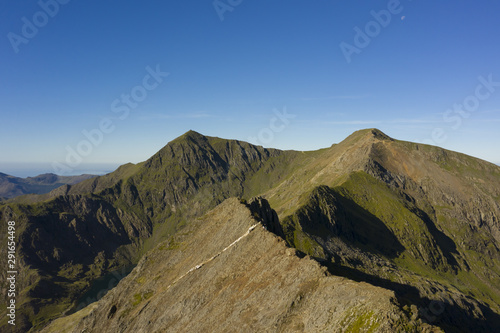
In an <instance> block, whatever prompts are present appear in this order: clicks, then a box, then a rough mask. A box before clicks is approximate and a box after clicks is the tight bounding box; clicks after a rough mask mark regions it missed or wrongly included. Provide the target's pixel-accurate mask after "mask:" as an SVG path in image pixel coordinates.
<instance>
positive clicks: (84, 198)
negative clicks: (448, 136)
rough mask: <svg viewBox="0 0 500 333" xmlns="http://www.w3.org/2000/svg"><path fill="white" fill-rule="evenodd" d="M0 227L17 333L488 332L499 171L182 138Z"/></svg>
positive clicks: (368, 153) (338, 149) (11, 208)
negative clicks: (12, 247)
mask: <svg viewBox="0 0 500 333" xmlns="http://www.w3.org/2000/svg"><path fill="white" fill-rule="evenodd" d="M0 219H1V220H2V221H3V222H4V223H2V224H1V225H0V234H1V235H3V234H5V233H6V225H7V223H6V222H7V221H11V220H14V221H16V224H17V231H18V245H17V246H18V247H17V253H18V254H17V255H18V261H19V263H18V270H19V272H21V273H20V275H19V279H18V281H17V283H18V288H19V296H18V303H19V304H20V306H19V308H18V313H17V315H18V317H17V320H18V325H17V326H16V327H15V330H17V332H24V331H27V330H30V329H31V332H38V331H43V332H81V331H85V332H102V331H120V332H149V331H158V332H160V331H172V332H190V331H206V330H209V331H215V332H220V331H228V330H231V329H233V328H237V329H236V330H237V331H241V332H256V331H272V332H329V331H345V332H358V331H360V330H361V329H364V330H365V331H373V332H387V331H390V332H393V331H399V332H421V331H426V332H440V331H446V332H461V331H478V332H479V331H481V332H494V331H496V329H497V328H498V327H500V167H498V166H496V165H494V164H491V163H488V162H485V161H482V160H479V159H476V158H473V157H470V156H467V155H464V154H460V153H456V152H452V151H448V150H444V149H441V148H438V147H433V146H428V145H423V144H417V143H411V142H405V141H399V140H395V139H393V138H391V137H389V136H387V135H386V134H384V133H382V132H381V131H379V130H377V129H367V130H362V131H358V132H355V133H353V134H352V135H350V136H349V137H348V138H346V139H345V140H344V141H342V142H340V143H338V144H334V145H332V146H331V147H329V148H325V149H321V150H318V151H311V152H300V151H282V150H277V149H266V148H263V147H260V146H254V145H251V144H249V143H246V142H241V141H236V140H226V139H221V138H216V137H207V136H204V135H201V134H199V133H196V132H193V131H190V132H187V133H186V134H184V135H182V136H181V137H179V138H177V139H175V140H173V141H171V142H169V143H168V144H167V145H166V146H165V147H164V148H162V149H161V150H160V151H159V152H158V153H156V154H155V155H154V156H152V157H151V158H150V159H148V160H147V161H145V162H143V163H139V164H135V165H134V164H126V165H123V166H121V167H120V168H118V169H117V170H116V171H115V172H112V173H110V174H107V175H105V176H100V177H95V178H92V179H88V180H85V181H82V182H80V183H78V184H75V185H66V186H63V187H60V188H58V189H55V190H53V191H52V192H50V193H48V194H45V195H32V196H21V197H18V198H14V199H12V200H11V201H9V202H8V203H7V204H3V205H0ZM5 246H6V244H4V243H1V245H0V248H1V250H2V251H4V250H5V251H6V248H5ZM4 261H5V258H0V264H1V265H5V264H6V263H5V262H4ZM134 266H135V268H134V269H133V270H132V272H131V273H130V274H129V275H128V276H127V277H125V278H124V279H123V280H122V281H121V282H120V283H119V284H118V286H117V287H116V288H114V289H112V290H111V291H110V292H108V293H107V294H106V296H104V297H103V295H104V294H105V292H106V290H108V289H110V288H111V287H112V286H114V285H116V282H117V280H118V277H117V272H128V271H129V270H130V268H131V267H134ZM2 267H3V266H2ZM2 274H5V272H1V271H0V275H1V276H0V280H1V281H5V278H4V276H3V275H2ZM118 275H120V277H123V275H125V273H124V274H121V273H120V274H118ZM1 283H3V284H1V285H0V286H1V288H2V290H1V291H2V292H4V291H5V288H6V284H5V283H4V282H1ZM99 286H100V287H99ZM101 298H102V299H101ZM96 299H100V300H99V301H97V302H95V303H92V302H93V301H95V300H96ZM0 311H4V310H1V309H0ZM0 316H2V318H4V319H2V320H3V321H0V323H1V325H3V326H0V327H2V328H3V327H6V325H7V324H6V319H5V318H6V316H5V313H4V312H0ZM58 318H59V319H58Z"/></svg>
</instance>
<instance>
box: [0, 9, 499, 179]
mask: <svg viewBox="0 0 500 333" xmlns="http://www.w3.org/2000/svg"><path fill="white" fill-rule="evenodd" d="M498 13H500V2H498V1H496V0H485V1H481V2H473V1H459V0H454V1H451V0H446V1H432V0H413V1H410V0H401V1H395V0H390V1H347V0H344V1H342V0H336V1H334V0H331V1H326V0H322V1H306V0H300V1H299V0H286V1H285V0H282V1H270V0H252V1H250V0H242V1H241V0H216V1H213V0H206V1H199V0H198V1H194V0H172V1H160V0H148V1H138V0H136V1H131V0H130V1H127V0H121V1H118V0H109V1H97V0H85V1H83V0H71V1H69V0H41V1H28V0H26V1H13V0H0V15H1V17H0V38H1V39H0V113H1V118H0V121H1V123H0V124H1V127H0V171H3V172H6V171H8V173H10V174H15V175H23V176H24V175H25V174H22V172H21V171H19V172H17V174H16V168H19V170H21V169H22V168H23V167H24V168H27V167H29V166H35V165H43V166H44V167H43V168H45V169H46V170H45V171H46V172H54V171H60V172H59V173H64V172H72V173H77V172H79V171H86V170H87V169H86V168H87V167H86V166H88V165H92V164H101V165H103V164H107V165H118V164H122V163H126V162H133V163H137V162H140V161H143V160H146V159H147V158H149V157H150V156H151V155H153V154H154V153H155V152H156V151H158V150H159V149H160V148H161V147H163V146H164V145H165V144H166V143H167V142H168V141H170V140H172V139H174V138H176V137H178V136H179V135H181V134H183V133H184V132H186V131H188V130H190V129H193V130H195V131H198V132H200V133H202V134H205V135H210V136H219V137H223V138H231V139H240V140H245V141H250V142H252V143H256V144H260V145H264V146H266V147H275V148H281V149H296V150H312V149H318V148H323V147H328V146H330V145H331V144H332V143H337V142H339V141H341V140H342V139H344V138H345V137H346V136H348V135H349V134H350V133H352V132H353V131H355V130H358V129H362V128H371V127H376V128H379V129H381V130H382V131H384V132H385V133H387V134H388V135H390V136H392V137H394V138H397V139H403V140H410V141H417V142H427V143H432V144H435V145H438V146H441V147H444V148H447V149H451V150H455V151H460V152H463V153H467V154H470V155H473V156H477V157H480V158H482V159H486V160H488V161H491V162H494V163H500V150H499V148H498V146H497V145H498V144H499V143H500V131H499V130H498V129H499V127H500V40H499V37H498V33H499V31H500V20H499V19H498ZM167 73H168V74H167ZM85 133H86V134H85ZM54 162H56V163H54ZM54 166H55V169H54ZM90 169H91V168H90V167H88V170H90ZM93 170H96V169H95V168H94V169H93Z"/></svg>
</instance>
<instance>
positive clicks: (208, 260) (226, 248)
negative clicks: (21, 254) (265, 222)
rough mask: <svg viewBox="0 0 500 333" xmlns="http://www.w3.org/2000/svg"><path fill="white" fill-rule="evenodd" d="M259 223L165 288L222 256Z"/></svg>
mask: <svg viewBox="0 0 500 333" xmlns="http://www.w3.org/2000/svg"><path fill="white" fill-rule="evenodd" d="M259 224H261V223H260V222H259V223H256V224H254V225H252V226H251V227H250V228H248V230H247V231H246V232H245V233H244V234H243V235H242V236H241V237H239V238H238V239H237V240H235V241H234V242H232V243H231V244H229V245H228V246H226V247H225V248H224V249H223V250H222V251H220V252H219V253H217V254H216V255H214V256H213V257H212V258H210V259H207V260H205V261H203V262H202V263H200V264H198V265H196V266H194V267H193V268H191V269H190V270H189V271H187V272H186V273H184V274H182V275H181V276H179V277H178V278H177V279H175V281H174V282H172V283H171V284H169V285H168V287H167V288H166V289H165V290H168V289H170V287H172V286H173V285H174V284H176V283H177V282H179V281H180V280H182V279H183V278H185V277H186V276H187V275H188V274H189V273H191V272H193V271H195V270H197V269H200V268H202V267H203V266H204V265H206V264H208V263H209V262H211V261H212V260H214V259H215V258H217V257H218V256H220V255H221V254H222V253H224V252H226V251H227V250H229V249H230V248H231V247H233V246H235V245H236V244H237V243H238V242H240V241H241V240H242V239H243V238H245V237H247V236H248V235H249V234H250V232H251V231H252V230H253V229H255V228H256V227H257V226H258V225H259Z"/></svg>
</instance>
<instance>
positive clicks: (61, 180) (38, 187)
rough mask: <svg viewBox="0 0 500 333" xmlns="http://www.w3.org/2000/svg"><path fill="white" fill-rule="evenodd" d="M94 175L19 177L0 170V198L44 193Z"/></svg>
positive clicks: (51, 174)
mask: <svg viewBox="0 0 500 333" xmlns="http://www.w3.org/2000/svg"><path fill="white" fill-rule="evenodd" d="M92 177H96V176H94V175H88V174H84V175H79V176H58V175H55V174H53V173H45V174H42V175H38V176H36V177H27V178H20V177H14V176H10V175H7V174H5V173H1V172H0V200H2V199H3V200H5V199H11V198H14V197H17V196H20V195H24V194H44V193H48V192H50V191H52V190H53V189H55V188H58V187H59V186H62V185H74V184H76V183H79V182H81V181H83V180H86V179H89V178H92Z"/></svg>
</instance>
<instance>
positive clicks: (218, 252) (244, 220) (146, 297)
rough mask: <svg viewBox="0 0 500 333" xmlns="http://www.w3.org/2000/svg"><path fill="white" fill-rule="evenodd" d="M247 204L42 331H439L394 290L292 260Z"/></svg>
mask: <svg viewBox="0 0 500 333" xmlns="http://www.w3.org/2000/svg"><path fill="white" fill-rule="evenodd" d="M250 206H251V207H252V210H249V209H248V207H247V206H246V205H244V204H241V203H240V202H239V200H237V199H230V200H227V201H225V202H224V203H223V204H221V205H220V206H218V207H217V208H216V209H214V210H213V211H211V212H209V213H208V214H207V215H205V216H204V217H203V218H201V219H200V220H198V221H196V222H194V223H193V224H192V225H191V227H190V228H189V231H188V230H186V231H185V232H186V234H188V235H186V236H180V237H178V238H175V239H172V240H169V241H167V242H165V243H162V244H160V245H159V246H158V247H157V248H155V249H154V250H153V251H151V252H150V253H148V254H147V255H146V256H145V257H144V258H143V259H142V260H141V261H140V263H139V265H138V266H137V267H136V268H135V269H134V271H133V272H132V273H131V274H130V275H129V276H128V277H126V278H125V279H124V280H122V282H120V284H119V285H118V287H117V288H115V289H114V290H112V291H111V292H110V293H108V294H107V295H106V296H105V297H104V298H103V299H102V300H100V301H99V302H97V303H96V304H94V305H93V306H91V307H89V308H88V309H85V310H82V311H81V312H77V313H75V314H73V315H72V316H69V317H67V318H62V319H59V320H56V321H54V322H53V323H51V325H49V326H48V327H47V328H46V329H45V330H43V332H82V331H84V332H102V331H106V332H333V331H339V330H341V329H344V330H346V331H358V330H360V329H363V330H366V331H373V332H394V331H398V330H399V331H405V332H412V331H415V332H416V331H427V332H431V331H439V330H438V329H437V328H433V327H432V326H430V325H427V324H424V323H423V322H422V321H421V320H420V319H419V318H418V314H417V313H416V312H415V311H413V312H412V310H411V309H410V308H408V311H404V310H402V308H401V307H400V305H399V304H398V302H397V299H396V298H395V296H394V293H393V292H391V291H389V290H385V289H382V288H378V287H374V286H371V285H369V284H366V283H357V282H354V281H350V280H347V279H345V278H341V277H335V276H331V275H330V274H328V272H327V271H326V269H325V268H323V267H321V266H320V265H319V264H318V263H317V262H316V261H314V260H312V259H310V258H308V257H306V258H302V259H301V258H299V257H298V256H297V253H296V251H295V250H294V249H292V248H288V247H287V246H286V244H285V242H284V241H283V240H282V239H281V238H279V237H277V236H276V235H274V234H273V233H270V232H269V231H268V230H266V229H265V228H263V224H262V223H261V222H259V220H262V222H264V223H268V222H270V221H268V219H267V218H266V217H265V216H266V214H263V215H261V216H262V218H261V217H259V218H258V219H256V218H254V216H253V215H254V213H255V211H259V212H266V211H267V212H270V211H269V210H268V209H269V207H268V205H267V203H266V202H265V201H264V200H262V199H259V200H256V201H253V202H252V203H251V204H250ZM256 225H257V227H255V226H256ZM252 227H254V228H253V229H252ZM231 244H232V246H231ZM199 249H203V251H200V250H199ZM224 249H227V250H224ZM210 258H214V259H212V260H209V259H210ZM186 272H187V274H186ZM179 277H180V278H179Z"/></svg>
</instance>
